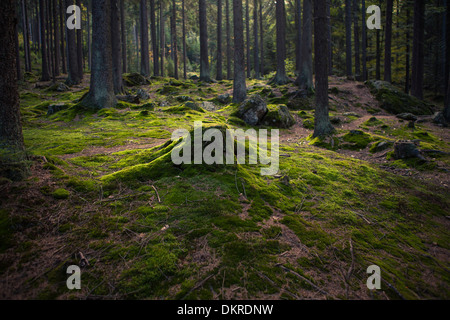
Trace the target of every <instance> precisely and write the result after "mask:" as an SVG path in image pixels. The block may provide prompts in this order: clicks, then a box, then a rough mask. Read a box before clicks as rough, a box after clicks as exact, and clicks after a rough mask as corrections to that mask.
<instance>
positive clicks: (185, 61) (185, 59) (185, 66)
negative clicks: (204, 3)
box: [182, 0, 228, 80]
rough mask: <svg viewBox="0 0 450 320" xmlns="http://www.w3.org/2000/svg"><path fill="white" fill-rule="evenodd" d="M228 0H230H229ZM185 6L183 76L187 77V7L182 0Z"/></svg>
mask: <svg viewBox="0 0 450 320" xmlns="http://www.w3.org/2000/svg"><path fill="white" fill-rule="evenodd" d="M227 1H228V0H227ZM182 7H183V9H182V10H183V77H184V79H185V80H186V79H187V48H186V8H185V3H184V0H182Z"/></svg>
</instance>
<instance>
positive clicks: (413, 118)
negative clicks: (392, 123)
mask: <svg viewBox="0 0 450 320" xmlns="http://www.w3.org/2000/svg"><path fill="white" fill-rule="evenodd" d="M396 117H397V118H399V119H402V120H406V121H416V120H417V117H416V116H415V115H413V114H412V113H409V112H404V113H400V114H398V115H396Z"/></svg>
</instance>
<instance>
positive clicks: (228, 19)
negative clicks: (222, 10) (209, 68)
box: [225, 0, 232, 80]
mask: <svg viewBox="0 0 450 320" xmlns="http://www.w3.org/2000/svg"><path fill="white" fill-rule="evenodd" d="M225 2H226V11H227V12H226V20H227V25H226V29H227V30H226V31H227V79H228V80H231V78H232V75H231V28H230V0H225Z"/></svg>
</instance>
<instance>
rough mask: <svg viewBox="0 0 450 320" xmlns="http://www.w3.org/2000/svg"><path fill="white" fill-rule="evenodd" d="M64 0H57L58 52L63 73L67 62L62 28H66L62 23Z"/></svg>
mask: <svg viewBox="0 0 450 320" xmlns="http://www.w3.org/2000/svg"><path fill="white" fill-rule="evenodd" d="M64 17H65V14H64V0H59V27H60V28H59V31H60V34H59V36H60V39H61V44H60V52H61V62H62V72H63V73H64V74H66V73H67V64H66V44H65V43H64V30H65V29H67V28H66V25H65V24H64Z"/></svg>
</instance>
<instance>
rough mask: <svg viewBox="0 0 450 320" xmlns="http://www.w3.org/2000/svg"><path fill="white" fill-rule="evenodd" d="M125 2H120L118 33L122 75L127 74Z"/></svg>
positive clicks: (122, 0) (121, 0)
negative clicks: (119, 36) (119, 34)
mask: <svg viewBox="0 0 450 320" xmlns="http://www.w3.org/2000/svg"><path fill="white" fill-rule="evenodd" d="M124 1H125V0H120V32H121V34H122V36H121V43H122V73H127V71H128V63H127V33H126V29H125V7H124V3H123V2H124Z"/></svg>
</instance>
